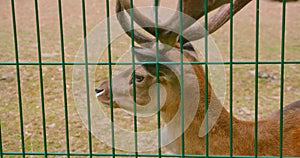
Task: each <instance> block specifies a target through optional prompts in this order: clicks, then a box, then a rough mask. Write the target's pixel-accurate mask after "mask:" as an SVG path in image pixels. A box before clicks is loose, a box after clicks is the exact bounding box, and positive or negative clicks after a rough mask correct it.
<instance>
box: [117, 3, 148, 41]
mask: <svg viewBox="0 0 300 158" xmlns="http://www.w3.org/2000/svg"><path fill="white" fill-rule="evenodd" d="M116 13H117V18H118V21H119V23H120V24H121V26H122V28H123V30H125V32H126V34H127V35H128V36H129V37H131V31H130V30H131V28H130V23H129V20H128V18H127V17H126V15H125V14H124V8H123V7H122V6H121V3H120V1H117V3H116ZM134 40H135V41H136V42H137V43H139V44H143V43H149V42H152V41H153V39H151V38H149V37H148V36H146V35H143V34H142V33H141V32H139V31H137V30H134Z"/></svg>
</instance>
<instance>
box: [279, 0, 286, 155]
mask: <svg viewBox="0 0 300 158" xmlns="http://www.w3.org/2000/svg"><path fill="white" fill-rule="evenodd" d="M282 2H283V3H282V30H281V33H282V34H281V38H282V39H281V72H280V73H281V78H280V79H281V80H280V149H279V150H280V151H279V152H280V157H282V156H283V153H282V148H283V126H284V124H283V104H284V73H285V71H284V60H285V18H286V0H283V1H282Z"/></svg>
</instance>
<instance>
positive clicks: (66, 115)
mask: <svg viewBox="0 0 300 158" xmlns="http://www.w3.org/2000/svg"><path fill="white" fill-rule="evenodd" d="M58 14H59V31H60V49H61V62H62V65H61V66H62V79H63V91H64V109H65V112H64V113H65V124H66V125H65V128H66V131H65V132H66V150H67V157H68V158H69V157H70V140H69V138H70V136H69V116H68V99H67V97H68V95H67V83H66V65H65V46H64V30H63V29H64V27H63V16H62V4H61V0H58Z"/></svg>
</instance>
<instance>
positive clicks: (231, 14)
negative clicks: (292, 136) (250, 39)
mask: <svg viewBox="0 0 300 158" xmlns="http://www.w3.org/2000/svg"><path fill="white" fill-rule="evenodd" d="M229 25H230V26H229V27H230V31H229V36H230V37H229V38H230V43H229V47H230V48H229V49H230V57H229V58H230V59H229V60H230V61H229V69H230V70H229V104H230V105H229V106H230V107H229V111H230V112H229V115H230V116H229V117H230V121H229V122H230V138H229V139H230V140H229V142H230V144H229V148H230V149H229V150H230V151H229V153H230V157H232V156H233V150H232V148H233V134H232V133H233V127H232V124H233V122H232V119H233V64H232V62H233V0H230V21H229Z"/></svg>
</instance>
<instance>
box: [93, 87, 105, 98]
mask: <svg viewBox="0 0 300 158" xmlns="http://www.w3.org/2000/svg"><path fill="white" fill-rule="evenodd" d="M95 92H96V95H97V96H99V95H102V94H103V93H104V89H103V88H101V87H99V88H96V89H95Z"/></svg>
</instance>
